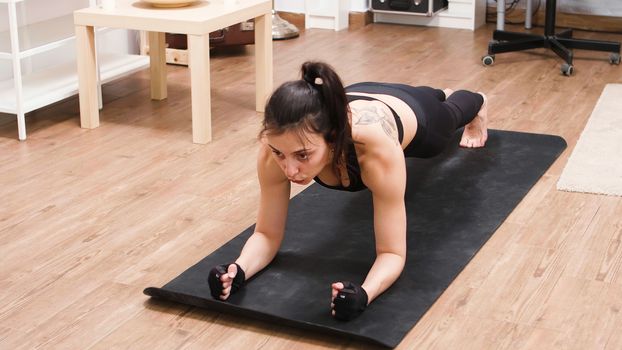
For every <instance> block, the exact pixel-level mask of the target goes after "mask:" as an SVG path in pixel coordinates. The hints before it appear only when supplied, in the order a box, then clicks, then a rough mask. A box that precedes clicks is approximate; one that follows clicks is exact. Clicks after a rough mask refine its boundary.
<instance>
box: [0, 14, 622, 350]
mask: <svg viewBox="0 0 622 350" xmlns="http://www.w3.org/2000/svg"><path fill="white" fill-rule="evenodd" d="M493 29H494V25H488V26H487V27H485V28H481V29H478V30H477V31H475V32H471V31H468V30H454V29H439V28H425V27H410V26H397V25H387V24H375V25H369V26H367V27H364V28H362V29H358V30H352V31H343V32H333V31H328V30H309V31H307V32H305V33H303V35H302V36H301V37H299V38H297V39H294V40H289V41H281V42H275V45H274V50H275V51H274V60H275V83H276V84H279V83H282V82H284V81H286V80H290V79H294V78H296V77H297V75H298V67H299V66H300V64H301V63H302V62H303V61H304V60H307V59H320V60H326V61H328V62H330V63H331V64H333V65H334V66H335V68H336V69H337V70H338V71H339V73H340V74H341V75H342V77H343V79H344V81H345V82H346V83H353V82H357V81H361V80H379V81H391V82H402V83H407V84H415V85H431V86H435V87H441V88H444V87H450V88H453V89H458V88H466V89H471V90H475V91H484V92H486V93H487V94H488V96H489V100H490V107H489V111H490V112H489V115H490V116H491V118H492V121H491V127H492V128H497V129H504V130H517V131H526V132H535V133H551V134H557V135H561V136H563V137H564V138H565V139H566V140H567V142H568V145H569V147H568V149H567V150H566V151H565V152H564V153H563V154H562V156H561V157H560V158H559V160H558V161H557V162H556V163H555V164H554V165H553V166H552V168H551V169H549V171H548V172H547V173H546V174H545V175H544V177H543V178H542V179H541V180H540V181H539V182H538V184H537V185H536V186H535V187H534V188H533V189H532V191H531V192H530V193H529V194H528V195H527V196H526V198H525V199H524V200H523V201H522V202H521V203H520V205H519V206H518V207H517V208H516V210H515V211H514V212H513V213H512V214H511V215H510V217H509V218H508V219H507V220H506V222H505V223H504V224H503V225H502V226H501V227H500V229H499V230H498V231H497V232H496V233H495V235H494V236H493V237H492V238H491V239H490V241H489V242H488V243H487V244H486V246H485V247H484V248H483V249H482V250H481V251H480V252H479V253H478V254H477V256H476V257H475V258H474V259H473V260H472V261H471V263H470V264H469V265H468V266H467V268H466V269H465V270H464V271H463V272H462V273H461V274H460V275H459V277H458V278H457V279H456V280H455V282H454V283H453V284H452V285H451V286H450V287H449V288H448V289H447V291H446V292H445V293H444V294H443V295H442V297H441V298H440V299H439V300H438V302H437V303H436V304H435V305H434V306H433V307H432V308H431V309H430V310H429V312H428V313H427V314H426V315H425V317H423V319H422V320H421V321H420V322H419V323H418V324H417V325H416V327H414V328H413V330H412V331H411V332H410V333H409V334H408V335H407V337H406V338H405V339H404V340H403V342H402V343H401V344H400V346H399V348H400V349H413V348H414V349H455V348H460V349H621V348H622V331H621V329H622V244H621V243H622V198H620V197H606V196H599V195H589V194H577V193H566V192H559V191H557V190H556V189H555V183H556V181H557V179H558V178H559V175H560V173H561V172H562V170H563V167H564V165H565V163H566V161H567V159H568V156H569V155H570V152H571V151H572V149H573V148H574V146H575V144H576V141H577V138H578V137H579V135H580V133H581V131H582V129H583V127H584V125H585V123H586V121H587V119H588V117H589V115H590V113H591V111H592V109H593V107H594V106H595V104H596V101H597V99H598V97H599V95H600V93H601V91H602V89H603V87H604V86H605V84H607V83H622V67H620V66H612V65H610V64H609V62H608V55H607V54H605V53H595V52H587V51H579V52H578V53H577V55H576V56H577V59H576V62H575V68H576V71H575V75H574V76H573V77H564V76H562V75H561V74H560V68H559V66H560V63H561V62H560V60H559V59H557V58H556V57H555V56H554V55H553V54H552V53H550V52H548V51H545V50H534V51H532V52H529V53H509V54H503V55H498V56H497V62H496V63H495V65H494V66H493V67H483V66H482V64H481V61H480V58H481V56H482V55H483V54H484V53H485V52H486V48H487V42H488V40H489V38H490V35H491V32H492V30H493ZM576 36H578V37H587V38H591V37H594V38H598V39H602V40H618V41H619V40H622V35H619V34H618V35H616V34H604V33H597V34H596V33H588V32H578V33H577V34H576ZM253 61H254V59H253V52H252V47H251V48H248V49H246V50H237V51H235V50H234V51H229V52H227V53H214V55H213V59H212V84H213V87H214V89H213V91H212V103H213V116H214V117H213V118H214V123H213V130H214V141H213V142H212V143H211V144H209V145H194V144H192V143H191V138H192V132H191V119H190V114H191V110H190V90H189V76H188V70H187V68H185V67H179V66H168V69H169V73H168V78H169V85H168V86H169V98H168V99H167V100H164V101H160V102H156V101H153V102H152V101H150V100H149V78H148V74H147V72H146V71H143V72H139V73H137V74H134V75H132V76H130V77H128V78H125V79H122V80H119V81H116V82H114V83H111V84H108V85H106V86H105V87H104V100H105V101H104V102H105V106H104V109H103V110H102V112H101V126H100V127H99V128H97V129H94V130H85V129H81V128H80V127H79V116H78V102H77V99H76V98H71V99H68V100H66V101H63V102H62V103H59V104H56V105H54V106H51V107H48V108H45V109H41V110H39V111H36V112H33V113H30V114H29V115H28V116H27V128H28V129H27V130H28V140H27V141H26V142H18V141H17V126H16V122H15V119H14V117H13V116H9V115H0V150H1V151H0V184H1V187H0V201H1V203H2V204H1V205H0V348H1V349H22V348H24V349H31V348H50V349H90V348H95V349H110V348H118V349H182V348H183V349H259V348H262V349H294V348H295V349H332V348H348V349H355V348H371V347H369V346H367V345H365V344H362V343H359V342H353V341H348V340H346V339H343V338H336V337H328V336H322V335H317V334H312V333H307V332H302V331H298V330H293V329H290V328H286V327H279V326H276V325H273V324H264V323H262V322H258V321H253V320H243V319H240V318H234V317H231V316H228V315H223V314H218V313H215V312H210V311H205V310H199V309H195V308H189V307H184V306H179V305H174V304H169V303H162V302H152V301H149V299H148V298H147V297H146V296H145V295H143V294H142V290H143V288H145V287H147V286H161V285H163V284H164V283H166V282H168V281H169V280H170V279H172V278H173V277H175V276H177V275H178V274H179V273H181V272H182V271H184V270H185V269H186V268H187V267H189V266H190V265H192V264H193V263H195V262H196V261H198V260H200V259H201V258H203V257H204V256H205V255H207V254H209V253H210V252H211V251H213V250H214V249H216V248H217V247H219V246H220V245H222V244H223V243H224V242H226V241H228V240H229V239H231V238H232V237H234V236H235V235H237V234H238V233H239V232H240V231H242V230H243V229H244V228H246V227H248V226H249V225H250V224H252V223H253V222H254V217H255V215H256V210H257V200H258V184H257V180H256V175H255V153H256V150H257V139H256V135H257V132H258V130H259V121H260V116H259V115H258V114H257V113H255V112H254V101H255V98H254V64H253ZM621 127H622V126H621ZM517 166H520V164H517ZM300 190H301V188H296V191H300ZM479 215H486V213H479ZM327 288H328V286H327ZM275 302H276V301H275Z"/></svg>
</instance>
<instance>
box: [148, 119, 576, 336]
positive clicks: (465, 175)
mask: <svg viewBox="0 0 622 350" xmlns="http://www.w3.org/2000/svg"><path fill="white" fill-rule="evenodd" d="M460 134H461V133H460V132H457V133H456V135H455V138H456V140H455V142H454V143H453V146H451V147H450V148H448V149H447V150H446V151H445V152H444V153H443V154H441V155H439V156H437V157H435V158H431V159H407V168H408V180H407V181H408V182H407V186H406V210H407V213H408V226H407V230H408V257H407V263H406V268H405V269H404V272H403V273H402V275H401V277H400V278H399V280H398V281H397V282H396V283H395V284H394V285H393V286H392V287H391V288H390V289H389V290H387V291H386V292H385V293H384V294H382V295H381V296H380V297H378V298H377V299H376V300H375V301H374V302H373V303H371V304H370V305H369V307H368V308H367V310H366V311H365V312H364V313H363V314H362V315H361V316H360V317H359V318H357V319H355V320H352V321H349V322H341V321H337V320H335V319H333V318H332V317H331V316H330V311H329V310H330V284H331V283H332V282H335V281H343V280H347V281H353V282H357V283H361V282H362V281H363V279H364V277H365V275H366V273H367V271H368V269H369V268H370V266H371V264H372V263H373V261H374V256H375V254H374V233H373V216H372V203H371V194H370V192H369V191H367V190H366V191H362V192H357V193H347V192H341V191H334V190H329V189H326V188H323V187H321V186H320V185H318V184H314V185H312V186H310V187H309V188H307V189H306V190H304V191H303V192H302V193H300V194H298V195H297V196H296V197H294V198H293V199H292V200H291V204H290V209H289V216H288V221H287V229H286V236H285V239H284V241H283V244H282V246H281V249H280V251H279V253H278V255H277V257H276V258H275V260H274V261H273V262H272V264H271V265H269V266H268V267H267V268H266V269H265V270H264V271H262V272H261V273H259V274H258V275H256V276H255V277H254V278H252V279H251V280H250V281H248V283H247V284H246V285H245V287H244V288H243V289H242V290H241V291H240V292H238V293H237V294H234V295H233V296H232V297H231V298H230V299H229V301H228V302H220V301H216V300H213V299H212V298H211V297H210V292H209V287H208V285H207V282H206V277H207V274H208V272H209V270H210V269H211V268H212V267H213V266H214V265H216V264H221V263H227V262H232V261H233V260H235V258H236V257H237V256H238V254H239V252H240V249H241V248H242V245H243V244H244V242H245V241H246V239H247V238H248V236H249V235H250V234H251V233H252V232H253V228H254V227H249V228H248V229H247V230H245V231H244V232H242V233H241V234H240V235H238V236H237V237H235V238H234V239H232V240H231V241H229V242H228V243H226V244H225V245H224V246H222V247H221V248H219V249H218V250H216V251H214V252H213V253H212V254H210V255H209V256H207V257H206V258H204V259H203V260H201V261H199V262H198V263H197V264H196V265H194V266H192V267H191V268H189V269H188V270H186V271H185V272H184V273H182V274H181V275H179V276H178V277H177V278H175V279H173V280H172V281H171V282H169V283H167V284H166V285H165V286H164V287H162V288H154V287H150V288H147V289H145V294H147V295H150V296H152V297H156V298H163V299H168V300H172V301H175V302H179V303H183V304H188V305H195V306H199V307H205V308H209V309H212V310H218V311H222V312H227V313H231V314H234V315H237V316H239V317H241V318H245V317H253V318H260V319H264V320H269V321H270V322H271V323H277V324H284V325H289V326H293V327H298V328H303V329H307V330H310V331H319V332H327V333H332V334H342V335H345V336H348V337H351V338H358V339H362V340H365V341H369V342H373V343H376V344H380V345H383V346H387V347H395V346H397V345H398V344H399V343H400V341H401V340H402V338H403V337H404V336H405V335H406V334H407V333H408V331H409V330H410V329H411V328H412V327H413V326H414V325H415V324H416V323H417V321H418V320H419V319H420V318H421V317H422V316H423V314H424V313H425V312H426V311H427V310H428V308H429V307H430V306H431V305H432V304H433V303H434V302H435V301H436V299H437V298H438V297H439V296H440V295H441V293H443V291H444V290H445V289H446V288H447V286H448V285H449V284H450V283H451V281H452V280H453V279H454V278H455V277H456V276H457V275H458V273H460V271H461V270H462V269H463V268H464V267H465V266H466V264H467V263H468V262H469V261H470V260H471V258H472V257H473V256H474V255H475V253H477V251H478V250H479V249H480V248H481V247H482V246H483V245H484V243H486V241H487V240H488V238H490V236H491V235H492V234H493V233H494V232H495V230H496V229H497V227H499V225H501V223H502V222H503V221H504V219H505V218H506V217H507V216H508V215H509V214H510V212H511V211H512V210H513V209H514V207H516V205H517V204H518V203H519V202H520V200H521V199H522V198H523V197H524V196H525V194H527V192H528V191H529V189H530V188H531V187H532V186H533V185H534V184H535V183H536V182H537V181H538V179H539V178H540V177H541V176H542V174H544V172H545V171H546V170H547V169H548V168H549V166H550V165H551V164H552V163H553V162H554V161H555V159H556V158H557V157H558V155H559V154H560V153H561V152H562V151H563V150H564V148H565V147H566V142H565V141H564V140H563V139H562V138H560V137H558V136H551V135H538V134H527V133H517V132H507V131H496V130H491V131H490V136H489V140H488V142H487V144H486V147H485V148H482V149H463V148H459V147H458V146H457V144H458V140H459V137H460Z"/></svg>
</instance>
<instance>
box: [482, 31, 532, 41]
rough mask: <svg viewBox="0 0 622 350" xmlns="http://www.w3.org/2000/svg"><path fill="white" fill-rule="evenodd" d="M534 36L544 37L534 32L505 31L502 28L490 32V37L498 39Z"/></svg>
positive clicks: (530, 37)
mask: <svg viewBox="0 0 622 350" xmlns="http://www.w3.org/2000/svg"><path fill="white" fill-rule="evenodd" d="M536 38H544V37H543V36H542V35H535V34H529V33H516V32H506V31H503V30H495V31H494V32H492V39H493V40H500V41H511V40H522V39H536Z"/></svg>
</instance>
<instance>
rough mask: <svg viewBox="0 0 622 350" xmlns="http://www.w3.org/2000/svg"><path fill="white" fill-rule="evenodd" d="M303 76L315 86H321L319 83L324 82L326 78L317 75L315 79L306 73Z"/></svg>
mask: <svg viewBox="0 0 622 350" xmlns="http://www.w3.org/2000/svg"><path fill="white" fill-rule="evenodd" d="M302 78H303V79H304V81H306V82H307V83H309V84H311V85H314V86H319V85H322V84H324V80H322V78H320V77H316V78H315V79H313V78H311V77H310V76H309V75H307V74H305V75H304V77H302Z"/></svg>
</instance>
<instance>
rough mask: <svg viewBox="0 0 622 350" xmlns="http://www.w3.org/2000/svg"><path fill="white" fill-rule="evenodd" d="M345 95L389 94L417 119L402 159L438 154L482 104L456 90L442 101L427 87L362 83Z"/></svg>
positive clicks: (439, 94) (479, 99)
mask: <svg viewBox="0 0 622 350" xmlns="http://www.w3.org/2000/svg"><path fill="white" fill-rule="evenodd" d="M346 92H363V93H368V94H384V95H391V96H394V97H397V98H399V99H400V100H402V101H404V102H406V104H408V106H410V108H411V109H412V110H413V112H415V116H416V117H417V132H416V134H415V138H414V139H413V140H412V141H411V142H410V144H408V146H406V148H405V149H404V155H405V156H406V157H418V158H429V157H433V156H435V155H437V154H439V153H441V152H442V151H443V150H444V149H445V147H447V145H448V144H449V141H451V139H452V138H453V135H454V132H455V131H456V129H458V128H461V127H463V126H465V125H466V124H468V123H470V122H471V120H473V118H475V116H477V112H479V110H480V108H481V107H482V105H483V104H484V98H483V97H482V95H480V94H477V93H474V92H470V91H466V90H458V91H455V92H454V93H453V94H451V95H450V96H449V98H446V97H445V93H444V92H443V90H439V89H433V88H431V87H427V86H418V87H414V86H410V85H404V84H388V83H370V82H365V83H357V84H354V85H350V86H348V87H346ZM397 122H398V123H401V121H400V120H397Z"/></svg>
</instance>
